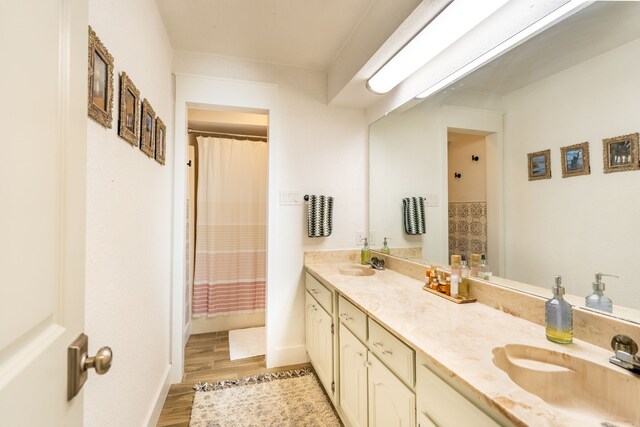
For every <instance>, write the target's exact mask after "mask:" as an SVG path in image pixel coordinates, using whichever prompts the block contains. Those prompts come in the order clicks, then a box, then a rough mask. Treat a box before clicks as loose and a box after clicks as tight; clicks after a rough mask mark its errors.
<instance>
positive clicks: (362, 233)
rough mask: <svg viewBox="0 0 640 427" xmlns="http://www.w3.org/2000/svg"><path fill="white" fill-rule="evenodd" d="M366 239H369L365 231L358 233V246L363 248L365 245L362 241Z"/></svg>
mask: <svg viewBox="0 0 640 427" xmlns="http://www.w3.org/2000/svg"><path fill="white" fill-rule="evenodd" d="M365 237H367V235H366V234H364V231H356V246H362V245H363V244H364V242H363V241H362V239H364V238H365Z"/></svg>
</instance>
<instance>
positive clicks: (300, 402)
mask: <svg viewBox="0 0 640 427" xmlns="http://www.w3.org/2000/svg"><path fill="white" fill-rule="evenodd" d="M321 387H322V386H321V385H320V383H319V381H318V378H317V377H316V376H315V374H314V372H313V370H312V369H311V368H304V369H298V370H293V371H285V372H276V373H272V374H262V375H256V376H254V377H248V378H243V379H241V380H229V381H220V382H217V383H198V384H196V385H195V386H194V388H195V389H196V393H195V396H194V398H193V409H192V412H191V422H190V424H189V426H190V427H249V426H255V427H262V426H290V427H293V426H296V427H298V426H322V427H325V426H341V425H342V423H341V422H340V420H339V419H338V416H337V415H336V413H335V412H334V410H333V407H332V406H331V402H330V401H329V399H328V398H327V396H326V394H325V393H324V392H323V390H322V388H321Z"/></svg>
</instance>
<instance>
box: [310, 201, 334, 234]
mask: <svg viewBox="0 0 640 427" xmlns="http://www.w3.org/2000/svg"><path fill="white" fill-rule="evenodd" d="M332 229H333V197H328V196H309V205H308V215H307V230H308V234H309V237H327V236H330V235H331V230H332Z"/></svg>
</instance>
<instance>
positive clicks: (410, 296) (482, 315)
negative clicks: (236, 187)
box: [305, 262, 640, 427]
mask: <svg viewBox="0 0 640 427" xmlns="http://www.w3.org/2000/svg"><path fill="white" fill-rule="evenodd" d="M344 264H345V262H326V263H323V262H318V263H315V262H311V263H307V264H306V265H305V267H306V269H307V271H309V273H310V274H311V275H313V276H314V277H315V278H317V279H318V280H320V281H321V282H322V283H324V284H325V285H328V286H330V287H333V288H334V289H336V290H337V291H338V292H339V293H340V294H342V295H343V296H344V297H345V298H347V299H348V300H350V301H351V302H353V303H354V304H356V305H357V306H358V307H360V308H361V309H362V310H363V311H364V312H366V313H367V314H368V315H369V316H370V317H372V318H374V319H375V320H377V321H378V322H379V323H381V324H382V325H384V326H385V327H387V328H388V329H389V330H390V331H392V332H394V333H395V334H396V335H397V336H398V337H399V338H401V339H402V340H403V341H405V342H406V343H407V344H408V345H410V346H411V347H412V348H414V349H415V350H416V351H417V352H420V353H422V354H423V355H424V356H425V357H426V358H427V359H428V360H430V361H431V362H432V363H433V364H434V365H435V366H437V367H438V368H440V369H441V370H442V372H441V374H443V376H448V377H449V379H450V381H451V382H453V383H455V384H456V385H457V386H458V387H461V388H462V389H463V390H465V391H466V392H467V393H469V394H470V395H472V396H476V397H477V398H478V399H479V400H480V401H483V402H485V403H486V404H487V405H488V406H489V407H491V408H493V409H495V410H497V412H498V413H500V414H501V415H502V416H504V417H506V418H507V419H509V420H510V421H512V422H513V423H514V424H516V425H526V426H590V425H593V426H598V427H600V426H601V423H602V422H603V421H608V422H610V423H612V425H615V426H623V425H629V424H625V423H623V422H619V420H596V419H595V418H594V417H593V416H591V417H589V416H588V414H587V412H588V411H582V410H574V411H573V412H571V411H569V410H564V409H563V410H559V409H557V408H555V407H553V406H552V405H550V404H548V403H546V402H545V401H544V400H542V399H541V398H539V397H538V396H536V395H533V394H531V393H529V392H527V391H525V390H524V389H522V388H520V387H519V386H518V385H516V384H515V383H514V382H513V381H512V380H511V379H510V378H509V376H508V375H507V374H506V373H505V372H503V371H502V370H500V369H499V368H498V367H496V366H495V365H494V364H493V361H492V360H493V353H492V350H493V349H494V348H497V347H501V346H504V345H506V344H524V345H530V346H535V347H541V348H547V349H550V350H554V351H558V352H564V353H567V354H568V355H570V356H575V357H579V358H581V359H586V360H589V361H592V362H594V363H598V364H600V365H603V366H607V368H610V369H613V370H618V371H619V372H622V373H623V374H624V375H630V376H633V374H631V373H630V372H627V371H625V370H624V369H622V368H618V367H616V366H614V365H612V364H610V363H609V357H610V356H612V352H608V351H606V350H604V349H602V348H599V347H596V346H594V345H591V344H589V343H586V342H584V341H580V340H576V339H574V341H573V343H572V344H568V345H561V344H556V343H553V342H550V341H548V340H547V339H546V338H545V331H544V327H542V326H539V325H537V324H534V323H532V322H529V321H527V320H524V319H521V318H518V317H515V316H513V315H510V314H507V313H504V312H501V311H499V310H495V309H493V308H491V307H488V306H485V305H482V304H479V303H476V304H455V303H452V302H449V301H447V300H445V299H444V298H440V297H438V296H437V295H432V294H430V293H428V292H426V291H424V290H422V286H423V283H422V282H421V281H418V280H415V279H412V278H410V277H407V276H404V275H402V274H400V273H397V272H395V271H392V270H388V269H387V270H383V271H376V272H375V274H374V275H373V276H368V277H353V276H345V275H342V274H340V272H339V266H341V265H344ZM636 379H637V380H638V384H639V387H640V378H636Z"/></svg>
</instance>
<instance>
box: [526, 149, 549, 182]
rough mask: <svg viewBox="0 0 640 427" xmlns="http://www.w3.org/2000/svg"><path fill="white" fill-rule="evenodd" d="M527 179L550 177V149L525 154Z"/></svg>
mask: <svg viewBox="0 0 640 427" xmlns="http://www.w3.org/2000/svg"><path fill="white" fill-rule="evenodd" d="M527 160H528V162H527V166H528V167H527V169H528V171H529V181H537V180H539V179H550V178H551V150H543V151H536V152H535V153H529V154H527Z"/></svg>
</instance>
